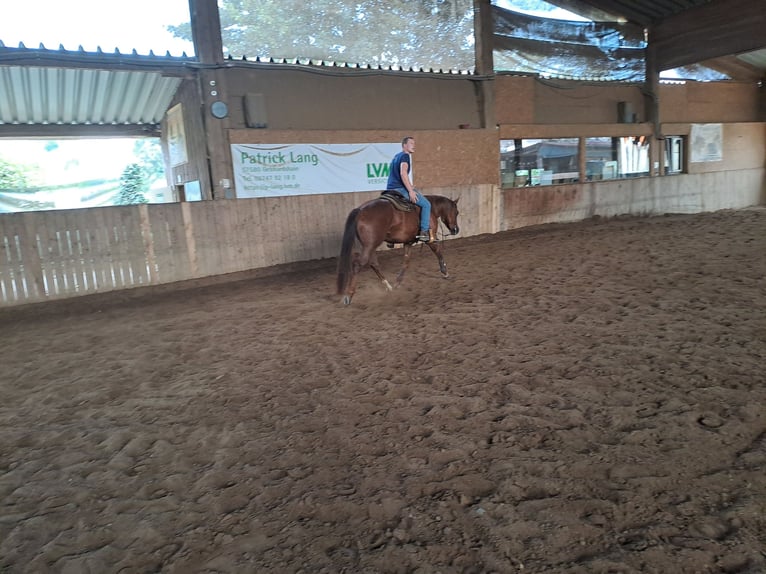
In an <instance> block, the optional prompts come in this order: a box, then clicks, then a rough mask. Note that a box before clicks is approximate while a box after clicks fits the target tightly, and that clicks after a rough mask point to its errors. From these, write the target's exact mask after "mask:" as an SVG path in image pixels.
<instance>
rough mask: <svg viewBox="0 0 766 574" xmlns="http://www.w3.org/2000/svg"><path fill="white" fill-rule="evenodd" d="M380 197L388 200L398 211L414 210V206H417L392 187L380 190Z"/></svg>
mask: <svg viewBox="0 0 766 574" xmlns="http://www.w3.org/2000/svg"><path fill="white" fill-rule="evenodd" d="M380 197H382V198H383V199H387V200H388V201H390V202H391V203H392V204H393V206H394V208H395V209H398V210H399V211H415V207H417V206H416V205H415V204H414V203H412V202H411V201H409V200H408V199H404V197H402V195H401V194H400V193H398V192H396V191H394V190H393V189H387V190H385V191H381V192H380Z"/></svg>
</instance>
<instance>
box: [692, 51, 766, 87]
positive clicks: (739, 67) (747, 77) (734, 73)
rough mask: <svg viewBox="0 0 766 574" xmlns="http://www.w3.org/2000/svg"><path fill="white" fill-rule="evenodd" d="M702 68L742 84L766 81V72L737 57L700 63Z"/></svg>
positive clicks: (726, 57)
mask: <svg viewBox="0 0 766 574" xmlns="http://www.w3.org/2000/svg"><path fill="white" fill-rule="evenodd" d="M700 64H701V65H702V66H705V67H706V68H710V69H711V70H715V71H716V72H721V73H722V74H726V75H727V76H729V77H730V78H731V79H732V80H737V81H740V82H759V81H762V80H766V72H764V71H763V70H759V69H758V68H756V67H755V66H751V65H750V64H748V63H747V62H743V61H742V60H740V59H739V58H737V57H736V56H723V57H722V58H714V59H712V60H705V61H703V62H700Z"/></svg>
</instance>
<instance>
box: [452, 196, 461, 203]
mask: <svg viewBox="0 0 766 574" xmlns="http://www.w3.org/2000/svg"><path fill="white" fill-rule="evenodd" d="M458 201H460V196H459V195H458V196H457V199H455V200H453V201H452V202H453V203H454V204H455V205H457V202H458Z"/></svg>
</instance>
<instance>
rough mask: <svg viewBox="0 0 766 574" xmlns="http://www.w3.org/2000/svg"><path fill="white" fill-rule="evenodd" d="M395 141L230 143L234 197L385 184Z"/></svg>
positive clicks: (383, 186) (373, 188) (364, 188)
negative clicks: (235, 195)
mask: <svg viewBox="0 0 766 574" xmlns="http://www.w3.org/2000/svg"><path fill="white" fill-rule="evenodd" d="M401 147H402V146H401V144H400V143H382V144H381V143H377V144H374V143H370V144H273V145H271V144H232V145H231V158H232V163H233V167H234V185H235V189H236V192H237V197H277V196H280V195H308V194H312V193H346V192H351V191H376V190H384V189H386V182H387V181H388V172H389V169H390V165H391V160H392V159H393V157H394V156H395V155H396V154H397V153H399V152H400V151H401Z"/></svg>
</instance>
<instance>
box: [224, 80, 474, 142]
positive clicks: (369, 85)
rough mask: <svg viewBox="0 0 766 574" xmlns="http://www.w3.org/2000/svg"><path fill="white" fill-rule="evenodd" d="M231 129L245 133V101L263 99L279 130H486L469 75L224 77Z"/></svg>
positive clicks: (268, 117)
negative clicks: (462, 127)
mask: <svg viewBox="0 0 766 574" xmlns="http://www.w3.org/2000/svg"><path fill="white" fill-rule="evenodd" d="M227 72H228V73H227V79H226V86H227V93H228V101H227V103H228V104H229V114H230V126H231V127H232V128H233V129H238V128H244V127H246V126H247V124H246V122H245V115H244V109H243V100H244V97H245V96H246V95H247V94H261V96H262V101H263V106H264V112H265V120H266V124H267V127H268V128H269V129H275V130H369V129H372V130H375V129H381V128H383V127H385V128H386V129H394V130H405V131H408V130H416V129H417V130H425V129H435V130H440V129H455V128H457V127H458V126H459V125H460V124H470V125H472V126H473V127H478V126H479V125H481V116H480V113H479V110H478V107H477V105H476V93H475V91H474V82H473V81H471V80H470V77H469V76H457V75H450V74H433V75H419V76H412V75H409V76H405V75H400V74H397V73H396V72H385V71H375V70H351V69H343V68H337V69H326V70H325V69H321V68H316V69H308V70H291V69H284V68H282V69H279V70H274V69H271V70H268V69H263V68H260V69H253V68H252V67H250V68H234V69H231V70H228V71H227Z"/></svg>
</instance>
